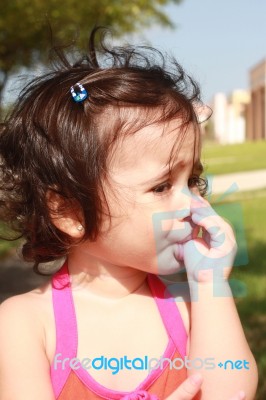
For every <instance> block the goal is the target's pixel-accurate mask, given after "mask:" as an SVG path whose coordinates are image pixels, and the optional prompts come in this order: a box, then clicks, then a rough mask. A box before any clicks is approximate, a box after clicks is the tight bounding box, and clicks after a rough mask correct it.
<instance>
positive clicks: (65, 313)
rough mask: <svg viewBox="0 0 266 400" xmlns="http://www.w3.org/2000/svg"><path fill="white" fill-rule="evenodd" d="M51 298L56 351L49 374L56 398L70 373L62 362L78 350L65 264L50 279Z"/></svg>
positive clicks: (72, 356) (67, 364)
mask: <svg viewBox="0 0 266 400" xmlns="http://www.w3.org/2000/svg"><path fill="white" fill-rule="evenodd" d="M52 297H53V307H54V317H55V325H56V350H55V356H54V362H53V364H52V365H51V369H50V373H51V380H52V385H53V388H54V393H55V396H56V398H57V397H58V396H59V394H60V392H61V390H62V389H63V387H64V384H65V382H66V380H67V378H68V375H69V374H70V372H71V368H70V367H69V363H68V362H67V363H66V364H65V365H64V364H63V360H64V359H65V358H70V359H72V358H74V357H76V354H77V348H78V337H77V322H76V314H75V308H74V303H73V297H72V292H71V284H70V279H69V273H68V267H67V262H65V263H64V265H63V266H62V267H61V268H60V270H59V271H57V272H56V273H55V274H54V276H53V278H52ZM60 361H61V362H60Z"/></svg>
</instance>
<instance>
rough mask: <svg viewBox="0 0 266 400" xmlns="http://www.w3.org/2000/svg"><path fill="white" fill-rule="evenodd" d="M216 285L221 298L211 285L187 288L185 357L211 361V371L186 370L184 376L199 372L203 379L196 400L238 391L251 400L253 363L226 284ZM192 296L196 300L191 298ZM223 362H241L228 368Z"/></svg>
mask: <svg viewBox="0 0 266 400" xmlns="http://www.w3.org/2000/svg"><path fill="white" fill-rule="evenodd" d="M219 285H220V290H222V294H223V296H221V295H220V296H217V294H216V295H214V294H213V287H214V285H213V283H212V282H209V283H197V284H196V283H193V285H190V288H191V297H192V302H191V327H192V328H191V332H190V349H189V355H188V358H189V360H195V359H196V358H200V359H201V360H204V359H206V358H213V359H214V360H213V362H214V364H215V368H213V369H206V367H203V368H202V369H200V370H198V369H194V368H192V369H188V375H191V374H193V373H195V372H201V373H202V375H203V377H204V382H203V385H202V391H201V395H200V396H198V397H197V399H200V400H213V399H215V400H224V399H226V398H229V397H230V396H232V395H233V394H234V393H235V392H237V391H238V390H241V389H242V390H244V391H245V392H246V394H247V400H253V399H254V397H255V392H256V387H257V376H258V374H257V367H256V363H255V360H254V357H253V355H252V353H251V351H250V348H249V345H248V343H247V341H246V338H245V335H244V332H243V329H242V325H241V322H240V319H239V316H238V313H237V309H236V306H235V302H234V299H233V296H232V292H231V289H230V286H229V284H228V282H227V281H224V282H223V283H220V284H219ZM195 293H197V295H198V299H195ZM226 360H232V362H233V363H235V362H236V361H237V360H241V361H242V362H238V363H237V364H234V365H232V363H231V362H230V361H229V362H228V363H226V365H224V363H225V361H226ZM244 361H246V362H245V364H244ZM220 362H221V363H223V366H221V367H219V366H218V363H220ZM198 365H199V363H198V364H196V367H197V366H198ZM191 367H192V366H191ZM247 368H249V369H247Z"/></svg>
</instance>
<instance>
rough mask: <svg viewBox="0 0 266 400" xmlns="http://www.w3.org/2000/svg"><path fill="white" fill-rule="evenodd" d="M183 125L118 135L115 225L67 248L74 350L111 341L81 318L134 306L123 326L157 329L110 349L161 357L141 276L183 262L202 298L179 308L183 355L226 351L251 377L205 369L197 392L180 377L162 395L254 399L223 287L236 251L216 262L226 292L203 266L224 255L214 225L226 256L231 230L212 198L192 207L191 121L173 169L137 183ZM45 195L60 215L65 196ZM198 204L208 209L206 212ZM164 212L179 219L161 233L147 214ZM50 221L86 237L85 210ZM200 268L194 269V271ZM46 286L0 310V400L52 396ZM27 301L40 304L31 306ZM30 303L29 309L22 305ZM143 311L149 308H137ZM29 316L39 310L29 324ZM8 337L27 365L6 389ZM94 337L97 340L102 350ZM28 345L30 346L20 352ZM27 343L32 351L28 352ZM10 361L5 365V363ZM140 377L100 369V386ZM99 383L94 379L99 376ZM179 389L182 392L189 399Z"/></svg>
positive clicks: (159, 167)
mask: <svg viewBox="0 0 266 400" xmlns="http://www.w3.org/2000/svg"><path fill="white" fill-rule="evenodd" d="M179 129H180V122H179V121H178V120H172V121H170V122H168V123H167V124H158V125H150V126H147V127H145V128H143V129H141V130H140V131H138V132H137V133H136V134H135V135H133V136H130V137H127V138H126V139H125V140H124V141H122V142H121V143H120V144H119V147H118V148H117V149H116V152H115V157H113V158H112V159H111V160H110V169H109V171H110V183H111V186H112V188H113V192H112V191H111V190H110V188H109V186H108V185H107V184H106V192H107V197H108V203H109V206H110V211H111V214H112V216H113V218H112V223H111V226H109V220H107V219H106V220H105V221H104V223H103V225H102V227H101V234H100V236H99V237H98V239H97V240H96V241H95V242H89V241H86V242H84V243H81V244H79V245H77V246H75V247H73V248H72V249H71V251H70V253H69V255H68V267H69V271H70V275H71V285H72V289H73V296H74V301H75V305H76V306H77V313H78V315H77V316H78V326H79V329H80V332H79V333H80V342H79V353H78V356H80V357H79V358H83V357H82V356H86V355H87V354H88V349H87V348H86V343H88V342H91V343H94V347H95V355H97V351H102V353H104V354H106V355H108V351H109V349H110V347H111V346H110V343H108V341H107V340H104V338H105V337H106V335H105V332H106V328H105V329H104V326H103V329H102V331H103V333H102V338H101V337H100V333H99V330H97V331H96V330H95V332H94V331H93V329H92V328H91V327H90V329H88V326H89V322H88V321H89V319H87V322H88V324H87V325H86V316H87V318H89V317H90V318H97V317H98V318H99V321H101V320H103V321H106V324H107V326H109V327H110V326H111V321H113V320H115V321H116V323H117V324H121V326H122V325H123V321H124V318H125V316H126V315H127V313H129V314H130V312H133V310H137V311H138V310H139V312H136V318H137V319H136V321H133V322H132V321H131V322H130V321H128V323H129V324H130V323H132V324H133V325H132V327H130V328H131V332H132V329H133V327H134V322H136V325H137V326H138V327H141V326H144V327H147V317H146V316H147V315H149V328H150V327H151V326H152V327H153V329H150V331H151V332H154V334H153V335H152V336H150V335H149V336H147V328H146V330H145V329H144V330H143V332H141V335H142V336H141V337H142V340H141V344H139V341H136V343H134V341H133V342H132V340H131V339H132V337H131V336H132V335H131V334H130V333H129V332H130V330H129V332H126V331H125V332H124V338H125V340H124V342H123V346H124V347H123V346H122V347H123V348H121V342H119V341H118V340H117V342H112V348H115V350H116V351H117V354H119V351H120V352H122V353H123V352H124V349H129V348H130V346H132V349H131V350H132V352H135V354H136V353H137V350H139V347H138V346H142V350H143V352H147V353H148V354H149V355H151V356H152V355H153V356H155V357H157V356H158V355H160V354H161V353H162V350H163V349H164V347H165V341H166V338H167V335H166V332H165V331H164V328H163V327H162V326H161V325H162V324H161V321H160V319H158V310H155V309H154V300H153V299H152V296H151V293H150V291H149V288H148V286H147V282H146V276H147V273H148V272H149V273H153V274H161V275H167V274H173V273H176V272H178V271H179V270H180V269H181V268H183V267H184V266H185V268H186V270H187V274H188V281H189V288H190V294H191V299H193V298H194V297H195V296H196V294H199V295H200V299H199V301H192V302H191V304H187V303H185V302H183V303H179V304H178V307H179V308H180V312H181V315H182V318H183V320H184V324H185V327H186V329H187V332H188V333H189V336H190V340H189V341H188V345H187V354H188V358H189V359H193V358H196V357H202V358H204V357H210V356H212V357H215V358H217V359H218V358H219V357H220V358H221V357H223V358H224V355H225V354H226V355H228V357H226V358H236V359H237V358H241V359H244V358H245V359H246V360H248V361H249V362H250V366H251V370H249V371H248V373H247V372H246V371H243V372H242V371H241V372H240V371H238V372H239V374H237V375H236V374H228V371H223V370H220V369H219V370H218V369H215V370H213V371H211V372H210V371H208V370H204V371H202V375H203V383H202V385H201V390H200V386H199V385H198V386H197V387H196V389H195V388H194V391H191V390H190V389H189V387H190V388H191V386H189V385H191V382H190V383H188V381H186V383H184V384H182V385H181V386H180V387H179V388H178V389H177V391H176V392H175V393H174V394H173V395H171V398H169V399H168V400H174V398H176V400H186V399H187V400H189V399H192V398H195V399H197V400H199V399H201V400H213V399H214V398H215V399H216V400H226V399H231V400H236V399H237V398H238V399H240V398H241V397H236V396H237V395H234V393H238V392H239V391H240V390H241V389H243V390H245V392H246V393H247V397H246V398H247V400H252V399H254V396H255V391H256V386H257V369H256V364H255V361H254V358H253V356H252V354H251V352H250V349H249V346H248V344H247V342H246V340H245V336H244V333H243V330H242V326H241V323H240V321H239V318H238V314H237V311H236V309H235V305H234V301H233V299H232V294H231V293H230V290H229V288H228V286H229V285H228V283H227V279H228V277H229V275H230V271H231V269H232V265H233V257H234V252H233V253H232V256H229V257H228V263H229V264H228V266H226V267H227V268H224V266H221V267H220V270H221V273H222V274H223V273H224V272H225V275H224V276H223V279H222V283H223V284H224V285H225V287H224V290H226V293H227V297H225V298H215V297H214V296H213V293H212V289H213V279H212V273H213V271H212V270H211V271H207V269H206V267H207V266H208V259H209V258H210V257H213V256H214V257H215V256H216V260H217V259H218V261H219V258H221V254H214V255H213V253H210V251H211V246H212V245H213V244H214V241H215V240H216V239H215V235H214V234H213V233H212V231H211V226H212V224H213V223H215V224H216V226H217V224H218V225H219V226H220V228H221V230H222V231H223V232H224V233H225V237H226V238H230V240H229V239H228V241H227V240H226V241H225V242H226V243H225V246H224V248H223V250H222V252H223V254H226V253H227V252H229V253H230V251H229V250H230V249H231V247H232V246H233V244H234V236H233V232H232V231H231V230H230V227H229V225H228V224H226V223H225V222H224V221H223V220H222V219H221V218H220V219H219V218H218V217H216V216H215V217H214V216H213V215H212V213H210V209H211V206H210V205H209V203H208V202H206V201H205V202H204V207H202V205H203V203H201V202H200V203H198V201H199V200H200V197H199V193H198V191H197V189H196V188H195V187H189V186H188V179H189V177H190V175H191V170H192V161H193V145H194V139H195V138H194V129H193V127H192V126H190V127H189V129H188V131H187V136H186V140H185V141H184V143H183V145H182V148H181V150H180V152H179V153H178V154H177V155H176V161H177V162H178V163H179V164H177V165H176V167H175V168H174V170H173V173H172V175H171V177H170V176H167V177H165V178H164V179H162V180H160V181H158V182H156V183H155V182H153V183H149V184H145V185H144V184H143V182H145V181H147V180H151V179H153V178H155V177H157V176H158V175H160V174H161V172H162V171H163V170H165V168H166V169H167V161H168V158H169V155H170V152H171V150H172V147H173V145H174V143H175V141H176V135H179ZM163 133H164V134H163ZM132 149H133V150H132ZM199 156H200V148H197V149H196V158H195V159H196V160H197V159H199ZM162 184H164V186H162ZM114 193H115V196H114V195H113V194H114ZM47 201H48V202H49V203H50V206H51V207H52V208H53V209H54V211H55V213H56V210H57V208H58V206H59V205H60V202H61V201H62V200H61V199H60V198H58V197H55V196H54V197H53V196H52V195H51V194H48V195H47ZM202 208H205V209H204V210H203V211H202ZM211 210H212V209H211ZM169 211H170V212H172V211H178V212H180V214H178V215H179V217H171V218H168V219H166V220H164V221H163V222H162V229H158V228H155V227H154V225H153V217H154V216H158V215H159V216H160V215H163V214H162V213H165V212H169ZM201 213H203V214H201ZM53 219H54V221H53V222H54V224H55V225H56V226H57V227H58V228H59V229H60V230H62V231H64V232H66V233H68V234H69V235H71V236H72V237H76V238H77V237H82V235H83V234H84V233H83V231H80V230H78V229H77V227H78V226H79V225H80V224H82V223H83V221H82V213H81V212H77V210H75V212H73V213H69V214H67V215H58V216H57V217H55V215H53ZM208 221H210V222H208ZM200 226H201V227H202V229H203V238H202V239H199V238H197V235H198V232H199V227H200ZM178 243H179V244H178ZM229 244H230V246H231V247H230V246H229ZM195 245H196V246H197V247H196V250H195V247H192V248H193V251H191V246H195ZM228 246H229V248H228ZM233 247H234V246H233ZM230 254H231V253H230ZM230 257H231V258H230ZM206 260H207V261H206ZM197 271H200V273H196V272H197ZM221 276H222V275H221ZM50 290H51V288H50V286H49V285H48V286H47V287H43V288H40V290H39V291H32V292H31V293H28V294H26V295H21V296H20V297H19V298H17V299H15V298H12V299H9V300H7V301H6V302H4V303H3V305H1V307H0V326H5V329H1V328H0V343H3V346H2V349H1V352H0V388H2V391H1V390H0V393H3V394H1V395H0V400H9V399H11V398H12V400H20V399H22V398H25V396H26V395H27V398H28V400H31V399H32V400H33V399H35V398H36V394H37V393H38V398H39V400H42V399H46V400H52V399H53V394H52V388H51V383H50V382H49V365H50V363H51V360H52V356H53V351H54V347H53V346H54V338H53V337H52V335H53V329H51V326H50V325H49V323H48V322H47V321H48V319H49V318H48V317H47V319H44V318H43V319H42V314H41V313H40V312H39V310H40V307H41V306H42V305H43V304H44V303H45V304H46V303H47V299H50V298H49V296H48V294H49V295H50ZM140 295H141V296H140ZM43 299H45V300H46V301H43ZM18 300H19V301H18ZM33 300H34V301H33ZM49 301H50V300H49ZM18 303H19V304H18ZM33 304H35V305H36V306H35V307H34V306H33ZM88 304H90V305H91V308H90V309H88ZM43 307H45V306H43ZM206 307H208V313H206ZM29 309H30V313H29V311H27V310H29ZM94 309H95V310H97V312H96V311H95V314H93V312H94V311H93V310H94ZM144 309H145V310H146V312H143V310H144ZM14 313H16V315H19V316H18V319H17V320H16V321H15V322H14V320H12V319H11V317H10V315H15V314H14ZM32 313H35V314H34V315H36V321H35V323H33V322H32ZM44 313H46V314H47V315H48V314H49V313H51V310H46V309H45V312H44ZM147 313H148V314H147ZM217 313H218V315H219V323H217V327H216V331H215V335H214V334H213V321H214V320H215V318H216V316H217ZM29 314H31V318H30V315H29ZM108 318H109V319H110V323H109V324H108ZM21 326H23V328H21ZM119 326H120V325H119ZM14 328H15V329H14ZM16 328H17V331H18V332H20V334H19V335H18V333H16ZM14 331H15V332H14ZM43 331H44V332H45V335H44V334H43ZM225 331H226V332H230V335H228V339H225V338H224V332H225ZM51 332H52V333H51ZM82 332H83V333H82ZM109 333H111V328H109ZM136 333H137V332H136ZM155 333H156V334H155ZM25 338H27V339H25ZM129 339H130V340H129ZM127 340H128V342H127ZM12 342H16V343H18V344H17V345H16V346H15V347H16V352H15V353H14V356H15V355H16V354H18V353H19V354H20V356H21V359H24V364H23V365H25V362H26V365H25V367H26V368H23V371H22V368H21V369H20V376H21V380H19V382H16V383H15V384H13V386H12V388H11V389H10V384H11V381H12V379H11V375H12V373H14V370H16V368H18V367H16V365H15V364H14V365H12V362H10V351H9V356H8V355H7V352H5V348H8V346H9V343H12ZM97 342H98V343H100V344H98V346H99V347H98V349H97ZM217 343H219V345H217ZM27 346H28V347H27ZM134 346H135V347H134ZM25 348H27V349H28V350H27V351H26V350H23V349H25ZM29 349H30V351H29ZM32 349H34V356H33V355H32V353H33V352H32ZM156 349H157V350H156ZM9 350H10V349H9ZM14 351H15V350H14ZM23 351H24V353H23ZM156 351H157V353H156ZM138 354H139V353H138ZM92 356H93V355H92ZM26 359H27V360H26ZM25 360H26V361H25ZM7 364H8V365H11V366H10V367H7ZM9 368H10V369H9ZM11 369H12V372H11ZM36 369H37V370H38V376H37V375H36V373H35V375H36V376H35V380H36V382H37V383H36V388H34V385H32V384H31V385H29V384H28V385H26V384H25V383H23V381H25V380H26V381H27V379H28V380H29V378H28V375H29V372H28V375H27V373H26V372H25V371H32V372H33V373H34V371H36ZM1 371H2V378H1ZM42 371H43V372H42ZM195 372H197V371H193V369H192V370H189V371H188V375H193V374H195ZM141 378H143V376H141V375H138V374H137V373H136V375H134V377H133V376H131V377H130V379H129V378H128V376H123V375H121V378H117V379H120V381H118V380H117V381H116V382H115V381H114V378H113V377H112V380H111V379H110V377H109V376H107V375H106V376H103V375H98V379H99V380H100V379H101V383H102V384H106V386H107V387H108V384H109V385H111V384H112V385H117V387H119V388H120V389H121V390H126V389H125V388H126V387H128V390H131V387H129V385H131V386H132V389H133V388H134V387H135V386H136V384H137V382H140V381H141ZM95 379H97V377H96V375H95ZM134 379H135V380H134ZM12 382H13V381H12ZM31 382H32V380H31ZM225 382H226V385H225ZM123 385H124V387H123ZM109 387H110V386H109ZM40 389H41V390H40ZM34 390H35V392H34ZM184 390H185V391H188V393H187V394H186V395H187V397H185V394H184ZM189 390H190V392H189ZM40 393H41V394H40ZM196 393H198V394H197V395H196ZM195 395H196V396H198V397H195ZM233 395H234V397H232V396H233ZM23 396H24V397H23ZM40 396H43V397H40ZM173 396H174V397H173ZM188 396H190V397H188Z"/></svg>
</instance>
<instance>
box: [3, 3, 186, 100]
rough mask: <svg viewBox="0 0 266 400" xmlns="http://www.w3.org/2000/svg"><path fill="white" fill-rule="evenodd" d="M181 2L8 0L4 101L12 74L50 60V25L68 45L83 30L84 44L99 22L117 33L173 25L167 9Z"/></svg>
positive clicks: (57, 36) (4, 7)
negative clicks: (46, 57)
mask: <svg viewBox="0 0 266 400" xmlns="http://www.w3.org/2000/svg"><path fill="white" fill-rule="evenodd" d="M181 1H182V0H132V1H124V0H80V1H77V0H8V1H4V2H2V4H1V13H0V104H1V100H2V93H3V89H4V87H5V84H6V82H7V79H8V77H9V75H10V73H13V72H15V71H16V69H19V68H21V67H31V66H32V65H34V63H36V62H43V61H44V60H45V55H46V50H47V49H48V48H49V45H50V43H49V25H51V27H52V31H53V37H54V38H56V40H58V41H59V42H61V43H67V42H68V43H69V42H71V40H73V38H74V37H75V36H76V34H77V33H78V39H77V44H79V45H80V44H81V43H84V42H85V41H86V39H87V37H88V33H89V31H90V29H91V28H92V26H94V25H96V24H97V25H104V26H108V27H112V28H114V34H116V35H117V36H120V35H122V34H123V33H131V32H135V31H137V30H139V29H140V28H141V27H148V26H150V25H152V24H153V23H159V24H160V25H161V26H168V27H172V28H173V27H174V26H175V25H174V23H173V22H172V21H171V20H170V19H169V18H168V17H167V15H166V14H165V13H164V12H163V7H164V6H166V5H167V4H169V3H175V4H179V3H180V2H181Z"/></svg>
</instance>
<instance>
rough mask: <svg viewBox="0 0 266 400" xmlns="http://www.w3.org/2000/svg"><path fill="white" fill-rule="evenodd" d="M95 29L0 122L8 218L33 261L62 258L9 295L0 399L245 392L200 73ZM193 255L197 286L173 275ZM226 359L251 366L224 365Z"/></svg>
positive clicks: (2, 323)
mask: <svg viewBox="0 0 266 400" xmlns="http://www.w3.org/2000/svg"><path fill="white" fill-rule="evenodd" d="M96 32H97V29H95V30H93V31H92V33H91V36H90V41H89V51H88V56H86V57H83V58H82V59H80V60H79V61H77V62H73V59H72V64H71V63H70V62H69V61H68V60H67V57H65V56H64V55H63V54H62V52H59V53H58V54H59V56H60V60H61V62H60V63H59V64H60V65H58V66H57V69H56V70H55V71H53V72H51V73H48V74H46V75H44V76H42V77H38V78H36V79H35V80H33V81H32V82H31V83H30V84H29V85H27V86H26V88H25V89H24V91H23V92H22V94H21V95H20V96H19V98H18V101H17V102H16V105H15V107H14V110H13V111H12V113H11V115H10V116H9V117H8V118H7V119H6V121H5V122H4V123H3V124H2V128H1V137H0V157H1V196H2V197H1V201H0V204H1V219H2V220H3V221H5V222H6V223H8V224H9V225H10V226H11V228H12V230H13V231H14V232H18V233H19V236H21V237H23V238H24V239H25V243H24V245H23V248H22V254H23V257H24V259H25V260H26V261H33V262H34V270H35V271H36V272H38V269H39V264H41V263H47V262H50V261H54V260H59V261H62V260H63V261H62V263H61V264H60V265H59V269H58V270H57V272H55V273H54V275H53V276H52V277H51V279H50V281H49V282H48V283H46V284H44V285H42V286H41V287H39V288H37V289H35V290H32V291H30V292H28V293H25V294H22V295H17V296H14V297H12V298H10V299H8V300H6V301H5V302H4V303H3V304H2V305H1V309H0V310H1V311H0V343H1V344H0V393H1V394H0V400H11V399H12V400H20V399H21V400H22V399H23V400H25V399H27V400H36V399H38V400H52V399H53V400H54V399H58V400H68V399H78V400H86V399H123V400H133V399H151V400H156V399H166V398H168V399H171V400H173V399H177V400H178V399H192V398H197V399H202V400H213V399H215V400H227V399H229V398H230V396H232V395H234V393H238V392H239V391H240V390H241V389H243V390H244V391H245V393H246V399H248V400H251V399H253V398H254V395H255V391H256V386H257V370H256V364H255V361H254V358H253V355H252V354H251V351H250V349H249V346H248V344H247V341H246V339H245V336H244V333H243V329H242V326H241V323H240V320H239V317H238V314H237V311H236V307H235V304H234V301H233V298H232V293H231V291H230V286H229V284H228V277H229V274H230V272H231V269H232V265H233V261H234V257H235V254H236V243H235V238H234V233H233V230H232V228H231V227H230V226H229V225H228V224H227V223H226V222H225V221H224V220H223V219H222V218H221V217H219V216H218V215H217V214H216V213H215V212H214V210H213V209H212V207H211V206H210V204H209V203H208V202H207V200H205V199H204V198H203V196H204V194H205V193H206V184H205V181H204V179H203V178H201V177H200V175H201V173H202V172H203V168H202V164H201V162H200V153H201V133H200V125H199V114H200V108H201V107H200V105H201V102H200V93H199V89H198V86H197V84H196V83H195V82H194V80H192V79H191V78H190V77H189V76H187V75H186V74H185V73H184V71H183V69H182V68H181V66H180V65H179V64H178V63H177V62H176V61H175V60H172V61H171V62H170V63H169V65H168V64H167V63H166V61H165V60H164V58H163V56H162V55H161V53H160V52H158V51H155V50H154V49H150V48H145V47H143V48H139V49H138V48H136V49H135V48H133V47H130V46H129V47H126V48H113V49H111V50H110V49H107V48H106V45H105V44H104V41H102V45H101V46H99V49H98V50H97V49H96V45H95V34H96ZM200 229H201V236H200ZM184 268H185V270H186V273H187V288H188V291H187V292H186V291H184V290H183V287H184V285H185V283H179V284H178V283H177V284H176V285H171V287H170V286H169V288H167V283H166V282H167V280H168V279H169V277H167V278H166V276H167V275H172V279H173V277H176V275H175V274H177V273H179V272H180V271H182V270H184ZM171 288H172V289H175V290H174V292H175V293H174V294H173V293H171V292H170V289H171ZM214 289H215V290H216V292H215V293H216V295H215V294H214ZM218 292H219V295H217V293H218ZM188 295H189V296H188ZM229 358H230V359H232V360H233V361H234V362H235V361H237V360H241V362H244V361H243V360H245V361H246V364H245V365H246V366H247V365H248V369H247V368H242V369H239V368H238V369H237V370H236V369H234V370H230V371H229V370H228V369H224V368H219V367H218V366H217V363H218V362H219V361H220V362H224V361H225V360H227V359H229ZM199 365H200V367H199ZM243 365H244V364H243ZM199 368H201V369H200V374H201V376H202V377H203V383H202V386H201V390H200V391H199V388H200V385H201V382H200V380H198V383H197V384H196V386H194V389H191V386H190V385H191V381H190V380H188V379H187V377H190V376H191V375H193V376H194V378H195V374H196V372H197V371H198V370H199ZM196 375H197V374H196ZM196 377H197V376H196ZM198 377H199V376H198ZM196 392H197V393H198V394H197V395H196ZM195 395H196V396H197V397H194V396H195ZM241 396H242V397H241ZM231 398H233V399H240V398H244V397H243V393H242V395H241V393H238V394H236V395H235V396H234V397H231Z"/></svg>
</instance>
